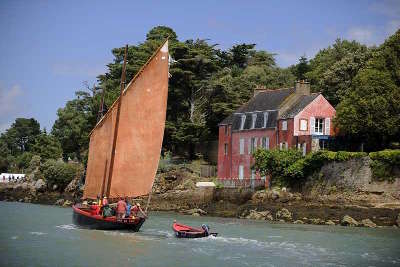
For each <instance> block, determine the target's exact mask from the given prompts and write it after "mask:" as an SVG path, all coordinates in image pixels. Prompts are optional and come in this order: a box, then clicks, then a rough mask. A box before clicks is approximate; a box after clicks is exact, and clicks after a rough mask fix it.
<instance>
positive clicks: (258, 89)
mask: <svg viewBox="0 0 400 267" xmlns="http://www.w3.org/2000/svg"><path fill="white" fill-rule="evenodd" d="M265 91H267V87H266V86H265V85H257V87H256V88H255V89H254V95H253V97H255V96H256V95H258V93H261V92H265Z"/></svg>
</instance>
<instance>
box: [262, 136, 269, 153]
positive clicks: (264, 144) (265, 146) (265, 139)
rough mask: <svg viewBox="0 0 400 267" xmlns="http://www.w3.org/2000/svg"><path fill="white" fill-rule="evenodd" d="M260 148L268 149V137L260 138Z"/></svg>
mask: <svg viewBox="0 0 400 267" xmlns="http://www.w3.org/2000/svg"><path fill="white" fill-rule="evenodd" d="M261 145H262V148H264V149H266V150H269V137H263V138H262V139H261Z"/></svg>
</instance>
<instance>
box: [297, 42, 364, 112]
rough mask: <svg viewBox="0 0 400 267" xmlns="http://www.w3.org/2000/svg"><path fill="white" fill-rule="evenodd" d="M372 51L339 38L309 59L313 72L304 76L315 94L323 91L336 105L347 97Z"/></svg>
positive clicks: (356, 43)
mask: <svg viewBox="0 0 400 267" xmlns="http://www.w3.org/2000/svg"><path fill="white" fill-rule="evenodd" d="M370 53H371V51H370V50H369V49H368V48H367V47H366V46H365V45H361V44H360V43H358V42H356V41H351V42H350V41H347V40H341V39H337V40H336V42H335V43H334V44H333V45H332V46H329V47H328V48H325V49H322V50H320V51H319V52H318V53H317V54H316V55H315V57H314V58H313V59H311V60H310V64H309V67H310V71H308V72H307V73H306V74H305V75H304V76H305V77H306V78H307V79H308V80H309V81H310V83H311V89H312V90H313V91H318V92H322V94H323V95H324V96H325V97H326V98H327V100H328V101H329V102H330V103H331V104H333V105H334V106H336V105H337V104H338V103H339V102H340V101H341V99H343V96H344V95H345V94H346V92H347V90H348V88H349V85H350V84H351V81H352V79H353V78H354V77H355V75H356V74H357V72H358V71H359V70H360V69H362V68H363V67H364V66H365V63H366V62H367V61H368V59H369V58H370V55H371V54H370Z"/></svg>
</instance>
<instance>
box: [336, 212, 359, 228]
mask: <svg viewBox="0 0 400 267" xmlns="http://www.w3.org/2000/svg"><path fill="white" fill-rule="evenodd" d="M340 224H341V225H343V226H358V222H357V221H356V220H355V219H353V218H351V217H350V216H349V215H344V216H343V218H342V221H341V222H340Z"/></svg>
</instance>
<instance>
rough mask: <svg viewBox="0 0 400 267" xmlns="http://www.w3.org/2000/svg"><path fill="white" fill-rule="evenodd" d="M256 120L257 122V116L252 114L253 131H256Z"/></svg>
mask: <svg viewBox="0 0 400 267" xmlns="http://www.w3.org/2000/svg"><path fill="white" fill-rule="evenodd" d="M256 120H257V114H255V113H254V114H252V115H251V129H254V128H255V127H256Z"/></svg>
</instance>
